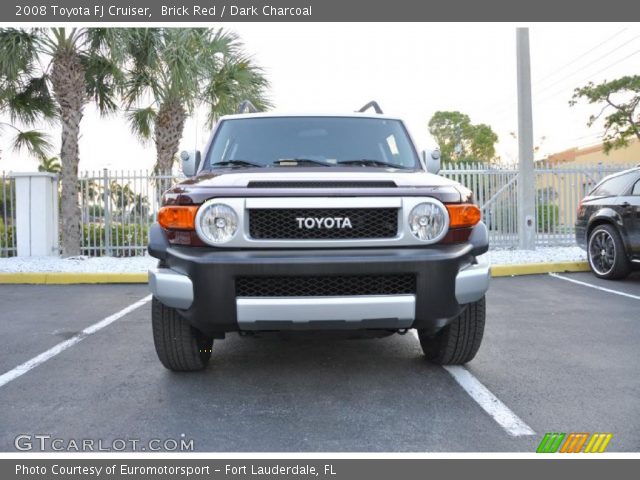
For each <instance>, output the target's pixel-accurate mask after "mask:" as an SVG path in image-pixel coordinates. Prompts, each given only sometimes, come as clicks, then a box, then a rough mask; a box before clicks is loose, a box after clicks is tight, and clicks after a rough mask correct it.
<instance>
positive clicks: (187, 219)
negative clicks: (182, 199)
mask: <svg viewBox="0 0 640 480" xmlns="http://www.w3.org/2000/svg"><path fill="white" fill-rule="evenodd" d="M197 211H198V207H197V206H193V205H171V206H168V207H162V208H161V209H160V211H159V212H158V223H159V224H160V225H161V226H162V228H166V229H167V230H194V229H195V218H196V212H197Z"/></svg>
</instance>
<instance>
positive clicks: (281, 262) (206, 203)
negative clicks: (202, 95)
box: [149, 102, 489, 371]
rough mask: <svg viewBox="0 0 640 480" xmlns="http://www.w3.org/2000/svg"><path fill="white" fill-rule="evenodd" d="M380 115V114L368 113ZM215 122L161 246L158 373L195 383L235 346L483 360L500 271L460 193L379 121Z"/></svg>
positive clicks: (167, 215) (392, 123)
mask: <svg viewBox="0 0 640 480" xmlns="http://www.w3.org/2000/svg"><path fill="white" fill-rule="evenodd" d="M371 105H372V106H373V107H375V109H376V111H377V112H380V110H379V107H378V106H377V104H375V102H372V104H370V105H369V106H371ZM366 110H367V109H366V108H363V110H361V111H360V112H357V113H354V114H348V115H276V114H269V113H257V112H250V113H244V114H239V115H230V116H226V117H223V118H221V119H220V121H219V122H218V123H217V126H216V128H215V130H214V132H213V134H212V136H211V139H210V140H209V143H208V145H207V147H206V150H205V152H204V155H202V156H200V154H199V152H194V153H190V154H185V153H183V154H182V161H183V171H184V172H185V174H186V175H187V176H190V177H191V178H189V179H188V180H185V181H183V182H181V183H179V184H177V185H176V186H174V187H173V188H171V189H170V190H169V191H167V192H166V193H165V195H164V198H163V206H162V208H161V210H160V212H159V214H158V223H157V224H155V225H154V226H153V227H152V229H151V231H150V240H149V253H150V254H151V255H153V256H154V257H156V258H158V259H159V264H158V267H157V268H155V269H153V270H151V271H150V272H149V284H150V288H151V291H152V293H153V305H152V312H153V313H152V316H153V322H152V323H153V336H154V342H155V346H156V351H157V353H158V356H159V358H160V361H161V362H162V364H163V365H164V366H165V367H167V368H169V369H171V370H179V371H185V370H198V369H202V368H204V367H205V366H206V364H207V362H208V361H209V358H210V356H211V348H212V344H213V339H221V338H224V336H225V334H226V333H227V332H235V331H239V332H256V331H283V330H302V329H307V330H308V329H310V330H360V331H363V333H367V334H374V335H376V334H380V335H385V334H389V333H395V332H401V333H403V332H404V331H406V330H407V329H410V328H415V329H417V331H418V335H419V338H420V343H421V345H422V348H423V350H424V353H425V355H426V356H427V357H428V358H429V359H430V360H431V361H433V362H435V363H439V364H460V363H465V362H468V361H469V360H471V359H472V358H473V357H474V355H475V354H476V352H477V350H478V347H479V346H480V342H481V340H482V334H483V329H484V321H485V298H484V295H485V292H486V290H487V288H488V285H489V265H487V264H483V263H479V262H478V261H477V258H476V257H477V256H478V255H481V254H483V253H485V252H486V251H487V249H488V236H487V229H486V227H485V225H484V224H483V223H482V222H481V221H480V211H479V209H478V208H477V207H476V206H475V205H474V204H473V199H472V193H471V192H470V191H469V190H468V189H466V188H465V187H463V186H461V185H459V184H458V183H455V182H453V181H450V180H447V179H445V178H442V177H439V176H437V175H434V174H433V173H428V172H437V170H439V163H440V161H439V154H438V152H433V153H424V154H423V156H422V157H420V156H419V155H418V153H417V152H416V149H415V147H414V144H413V142H412V140H411V138H410V136H409V135H408V133H407V130H406V128H405V126H404V124H403V123H402V121H401V120H399V119H398V118H394V117H390V116H386V115H383V114H381V112H380V113H373V114H369V113H366Z"/></svg>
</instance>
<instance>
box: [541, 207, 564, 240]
mask: <svg viewBox="0 0 640 480" xmlns="http://www.w3.org/2000/svg"><path fill="white" fill-rule="evenodd" d="M536 217H537V225H538V232H544V233H551V232H555V231H556V230H557V228H556V227H557V226H558V223H559V222H560V208H559V207H558V205H554V204H552V203H544V204H542V205H539V206H538V208H537V210H536Z"/></svg>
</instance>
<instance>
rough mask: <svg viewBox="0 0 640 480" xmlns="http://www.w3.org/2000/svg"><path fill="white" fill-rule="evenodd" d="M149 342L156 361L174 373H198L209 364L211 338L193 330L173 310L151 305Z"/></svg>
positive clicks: (153, 302) (155, 301)
mask: <svg viewBox="0 0 640 480" xmlns="http://www.w3.org/2000/svg"><path fill="white" fill-rule="evenodd" d="M151 324H152V328H153V343H154V344H155V347H156V353H157V354H158V358H159V359H160V362H162V364H163V365H164V366H165V367H166V368H168V369H169V370H173V371H175V372H193V371H196V370H202V369H203V368H205V367H206V366H207V363H209V359H210V358H211V349H212V347H213V339H211V338H209V337H207V336H206V335H204V334H203V333H202V332H200V331H199V330H197V329H195V328H193V327H192V326H191V325H189V323H187V321H186V320H185V319H184V318H182V317H181V316H180V315H179V314H178V312H177V311H176V310H175V309H174V308H169V307H167V306H165V305H163V304H162V303H160V301H159V300H157V299H156V298H155V297H154V298H153V299H152V302H151Z"/></svg>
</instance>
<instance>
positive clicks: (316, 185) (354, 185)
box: [247, 181, 396, 188]
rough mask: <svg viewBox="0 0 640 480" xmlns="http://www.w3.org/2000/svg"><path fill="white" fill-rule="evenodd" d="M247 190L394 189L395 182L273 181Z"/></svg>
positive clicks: (254, 182)
mask: <svg viewBox="0 0 640 480" xmlns="http://www.w3.org/2000/svg"><path fill="white" fill-rule="evenodd" d="M247 187H249V188H395V187H396V184H395V182H391V181H383V182H371V181H369V182H345V181H334V182H320V181H315V182H313V181H311V182H310V181H297V182H274V181H253V182H249V183H248V184H247Z"/></svg>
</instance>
